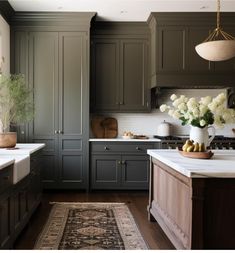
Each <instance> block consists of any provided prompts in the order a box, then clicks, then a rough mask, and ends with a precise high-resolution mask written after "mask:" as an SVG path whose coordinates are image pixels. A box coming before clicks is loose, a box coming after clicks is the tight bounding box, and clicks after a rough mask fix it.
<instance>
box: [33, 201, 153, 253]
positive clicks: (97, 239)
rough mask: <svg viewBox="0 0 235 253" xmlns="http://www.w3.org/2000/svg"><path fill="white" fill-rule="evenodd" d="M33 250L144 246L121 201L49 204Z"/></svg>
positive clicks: (131, 218)
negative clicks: (44, 221)
mask: <svg viewBox="0 0 235 253" xmlns="http://www.w3.org/2000/svg"><path fill="white" fill-rule="evenodd" d="M53 204H54V206H53V207H52V210H51V213H50V216H49V218H48V221H47V224H46V225H45V227H44V229H43V231H42V233H41V235H40V236H39V238H38V241H37V243H36V245H35V247H34V249H43V250H48V249H62V250H63V249H64V250H66V249H67V250H76V249H81V250H86V249H91V250H95V249H98V250H124V249H126V250H134V249H135V250H141V249H148V247H147V245H146V243H145V241H144V239H143V237H142V236H141V234H140V232H139V230H138V228H137V226H136V224H135V221H134V218H133V216H132V215H131V213H130V211H129V209H128V207H127V206H126V205H125V204H124V203H78V202H76V203H73V202H70V203H69V202H67V203H59V202H57V203H53Z"/></svg>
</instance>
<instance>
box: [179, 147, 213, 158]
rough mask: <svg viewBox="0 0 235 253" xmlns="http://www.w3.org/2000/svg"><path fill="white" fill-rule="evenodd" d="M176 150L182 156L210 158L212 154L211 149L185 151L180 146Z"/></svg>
mask: <svg viewBox="0 0 235 253" xmlns="http://www.w3.org/2000/svg"><path fill="white" fill-rule="evenodd" d="M178 151H179V153H180V154H181V155H182V156H185V157H188V158H194V159H210V158H211V157H212V156H213V155H214V153H213V152H211V150H208V151H205V152H185V151H183V150H182V149H181V148H178Z"/></svg>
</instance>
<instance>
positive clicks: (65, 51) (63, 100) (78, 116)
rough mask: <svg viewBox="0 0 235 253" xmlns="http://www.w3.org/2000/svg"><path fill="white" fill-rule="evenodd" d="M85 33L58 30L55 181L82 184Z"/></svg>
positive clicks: (85, 135)
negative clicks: (57, 127) (56, 179)
mask: <svg viewBox="0 0 235 253" xmlns="http://www.w3.org/2000/svg"><path fill="white" fill-rule="evenodd" d="M86 39H87V38H86V33H83V32H63V33H62V32H60V33H59V91H60V92H59V108H60V110H59V134H58V138H59V170H60V172H59V184H60V187H61V188H76V189H79V188H85V183H86V177H87V174H86V173H87V166H86V156H85V155H84V153H86V152H87V149H88V147H87V145H88V144H87V141H86V140H87V139H88V130H87V124H86V122H88V119H89V111H88V101H89V94H88V91H89V89H88V79H87V75H88V74H87V71H88V69H87V68H86V67H85V66H87V59H86V57H87V53H88V52H87V46H86Z"/></svg>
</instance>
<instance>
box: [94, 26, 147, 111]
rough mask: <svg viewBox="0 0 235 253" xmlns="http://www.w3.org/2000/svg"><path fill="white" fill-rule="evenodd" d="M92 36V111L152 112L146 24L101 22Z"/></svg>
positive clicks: (95, 27)
mask: <svg viewBox="0 0 235 253" xmlns="http://www.w3.org/2000/svg"><path fill="white" fill-rule="evenodd" d="M132 28H133V29H132ZM127 31H129V34H128V33H127ZM91 37H92V42H91V52H92V53H91V111H92V112H110V111H111V112H149V110H150V101H149V98H150V91H149V78H148V76H149V29H148V27H147V26H146V24H142V23H139V24H134V23H127V26H125V25H124V24H122V25H121V24H119V23H112V22H111V23H110V24H107V23H104V24H103V26H101V24H100V23H98V24H95V25H94V27H93V28H92V35H91Z"/></svg>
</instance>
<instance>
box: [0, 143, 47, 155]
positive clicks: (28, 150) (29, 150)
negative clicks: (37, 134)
mask: <svg viewBox="0 0 235 253" xmlns="http://www.w3.org/2000/svg"><path fill="white" fill-rule="evenodd" d="M43 147H45V144H44V143H17V144H16V146H15V149H6V148H1V149H0V155H11V154H12V155H30V154H33V153H34V152H36V151H38V150H40V149H42V148H43Z"/></svg>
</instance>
